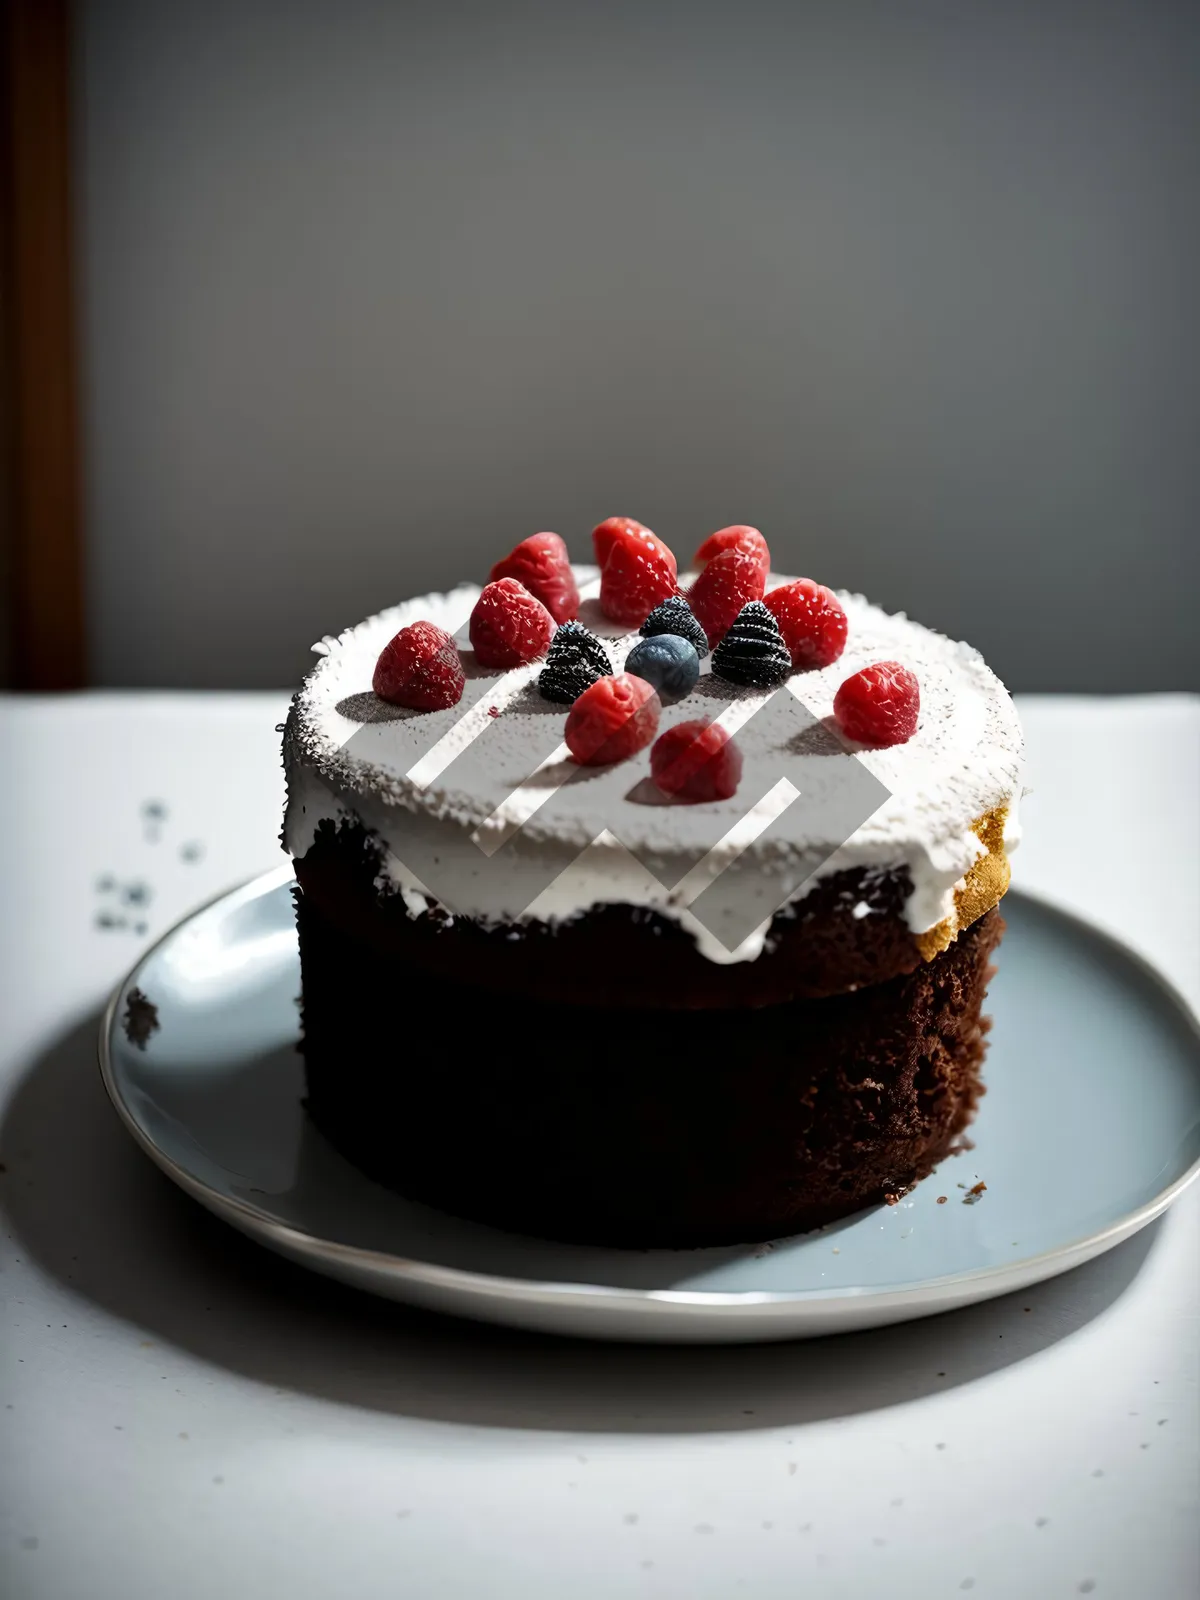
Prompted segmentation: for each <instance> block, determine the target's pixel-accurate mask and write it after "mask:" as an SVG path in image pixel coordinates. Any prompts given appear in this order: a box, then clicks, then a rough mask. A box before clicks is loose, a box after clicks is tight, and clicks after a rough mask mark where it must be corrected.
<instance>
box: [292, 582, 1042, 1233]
mask: <svg viewBox="0 0 1200 1600" xmlns="http://www.w3.org/2000/svg"><path fill="white" fill-rule="evenodd" d="M575 570H576V576H577V578H578V581H579V584H580V589H581V593H582V595H583V599H582V602H581V604H580V607H579V620H580V622H582V623H583V624H585V625H586V626H587V627H588V628H589V629H591V630H592V631H593V632H594V633H595V634H596V635H597V636H598V637H599V638H600V639H601V640H602V641H603V643H604V645H605V648H606V650H607V651H608V653H609V656H610V658H611V661H612V664H613V667H614V670H615V671H620V669H621V667H622V665H623V663H624V660H625V657H626V655H627V654H628V653H629V651H630V650H631V649H632V648H633V647H634V646H635V645H636V644H637V642H638V638H639V635H638V632H637V630H636V629H634V630H629V629H624V628H620V627H618V626H616V625H615V624H614V623H612V622H611V621H609V620H608V619H607V618H606V617H605V615H604V613H603V611H602V610H601V609H600V606H599V603H598V601H597V599H596V592H597V588H598V574H597V573H596V572H595V571H594V569H590V568H576V569H575ZM680 581H681V584H683V583H686V578H683V579H681V580H680ZM790 581H792V580H790V579H787V578H785V577H781V576H778V575H772V576H771V578H770V579H769V580H768V590H771V589H773V588H775V587H778V586H780V585H783V584H787V583H789V582H790ZM479 594H480V590H479V589H478V588H477V587H474V586H470V585H464V586H462V587H460V588H458V589H455V590H453V591H452V592H451V593H449V594H444V595H427V596H422V597H420V598H418V599H415V600H411V601H406V602H404V603H403V604H401V605H398V606H395V607H393V608H391V609H389V610H387V611H384V612H382V613H380V614H379V615H378V616H376V617H372V618H370V619H368V620H367V621H366V622H364V623H362V624H360V625H359V626H358V627H356V628H352V629H350V630H349V631H348V632H346V633H344V634H342V635H340V636H339V637H337V638H327V639H325V640H323V641H322V642H321V643H320V644H319V645H318V646H317V647H316V649H317V651H318V654H319V656H320V660H319V661H318V663H317V665H316V667H315V668H314V670H313V671H312V673H311V674H310V675H309V677H308V679H307V680H306V682H305V684H304V686H303V688H302V689H301V690H300V692H299V694H298V695H297V696H296V699H295V701H294V704H293V707H292V710H291V714H290V716H289V719H288V723H287V729H286V733H285V736H284V765H285V769H286V774H287V782H288V806H287V814H286V818H285V825H284V836H283V838H284V845H285V848H286V849H287V850H288V851H289V852H290V853H291V854H292V856H293V857H294V860H295V868H296V877H297V891H296V899H297V921H298V928H299V936H300V950H301V961H302V968H303V1022H304V1039H303V1048H304V1056H305V1066H306V1075H307V1083H308V1101H307V1103H308V1108H309V1112H310V1114H311V1116H312V1117H313V1119H314V1121H315V1122H316V1124H317V1126H318V1127H319V1128H320V1129H321V1131H322V1132H323V1133H324V1134H325V1135H326V1137H328V1138H329V1139H330V1140H331V1141H332V1142H333V1143H334V1144H335V1145H336V1146H337V1147H338V1148H339V1149H340V1150H341V1151H342V1152H343V1154H344V1155H346V1156H347V1157H348V1158H349V1159H350V1160H351V1161H353V1162H354V1163H355V1164H357V1165H358V1166H359V1167H361V1168H362V1169H363V1170H365V1171H366V1172H368V1173H369V1174H370V1175H371V1176H372V1177H374V1178H376V1179H377V1180H378V1181H380V1182H382V1183H384V1184H386V1185H389V1186H391V1187H394V1188H396V1189H397V1190H399V1191H400V1192H402V1193H404V1194H406V1195H408V1196H409V1197H411V1198H414V1199H418V1200H423V1201H427V1202H430V1203H433V1204H436V1205H438V1206H441V1207H444V1208H446V1209H449V1210H452V1211H455V1212H457V1213H459V1214H462V1215H465V1216H469V1217H473V1218H476V1219H479V1220H483V1221H486V1222H491V1223H494V1224H496V1225H498V1226H503V1227H511V1228H517V1229H521V1230H524V1231H527V1232H533V1233H537V1234H541V1235H545V1236H551V1237H558V1238H564V1239H572V1240H578V1241H585V1242H595V1243H602V1244H616V1245H628V1246H632V1247H648V1246H652V1245H669V1246H691V1245H706V1244H717V1243H730V1242H740V1241H750V1240H756V1239H764V1238H772V1237H778V1236H780V1235H783V1234H786V1233H792V1232H797V1231H801V1230H804V1229H809V1228H813V1227H817V1226H821V1225H823V1224H825V1223H828V1222H830V1221H833V1220H835V1219H836V1218H838V1217H840V1216H843V1215H845V1214H847V1213H849V1212H851V1211H853V1210H856V1209H858V1208H860V1207H862V1206H864V1205H868V1204H872V1203H878V1202H881V1201H884V1200H889V1199H894V1198H895V1196H897V1195H898V1194H900V1193H902V1192H903V1191H904V1190H905V1189H906V1188H907V1187H909V1186H911V1184H912V1183H913V1182H915V1181H916V1180H917V1179H918V1178H919V1177H921V1176H922V1175H923V1174H924V1173H926V1172H928V1171H929V1170H930V1169H931V1168H932V1166H933V1165H935V1164H936V1163H937V1161H939V1160H940V1159H941V1158H942V1157H943V1156H944V1155H946V1154H947V1153H948V1152H949V1151H950V1150H952V1149H953V1148H954V1147H955V1144H956V1142H957V1141H958V1140H959V1139H960V1138H961V1135H962V1132H963V1129H964V1128H965V1126H966V1124H967V1123H968V1121H969V1120H970V1118H971V1116H972V1115H973V1112H974V1109H975V1105H976V1102H977V1099H978V1097H979V1095H980V1093H981V1084H980V1067H981V1063H982V1059H983V1052H984V1036H985V1031H986V1020H985V1019H983V1018H982V1016H981V1009H980V1008H981V1005H982V1001H983V997H984V990H985V988H986V983H987V978H988V976H989V973H990V971H991V967H990V959H991V955H992V952H993V950H994V948H995V946H996V944H997V942H998V940H999V937H1000V933H1001V931H1002V928H1003V923H1002V920H1001V918H1000V914H999V911H998V910H997V909H996V907H997V904H998V902H999V900H1000V898H1001V896H1002V895H1003V893H1004V890H1005V888H1006V887H1007V883H1008V863H1007V852H1008V851H1009V850H1011V848H1012V846H1013V844H1014V842H1015V839H1016V803H1017V800H1018V798H1019V796H1020V793H1021V776H1022V764H1021V735H1020V729H1019V725H1018V722H1017V718H1016V714H1015V711H1014V708H1013V705H1012V701H1011V699H1010V697H1009V696H1008V694H1007V692H1006V691H1005V689H1004V687H1003V685H1002V684H1001V683H1000V682H999V680H998V679H997V678H996V677H995V675H994V674H993V673H992V672H990V671H989V669H988V668H987V666H986V665H985V664H984V662H983V660H982V659H981V657H980V656H979V655H978V653H977V652H975V651H974V650H972V649H971V648H970V647H968V646H966V645H962V644H958V643H955V642H953V641H951V640H948V639H946V638H944V637H943V636H941V635H940V634H937V633H934V632H932V631H930V630H928V629H926V628H923V627H921V626H919V625H918V624H916V623H914V622H911V621H909V620H908V619H907V618H905V617H903V616H893V615H888V614H887V613H885V612H883V611H881V610H879V609H878V608H876V607H875V606H872V605H871V604H870V603H869V602H868V601H866V600H864V599H863V598H862V597H860V596H856V595H849V594H843V595H839V596H838V599H839V600H840V602H841V605H842V606H843V608H844V610H845V613H846V618H847V639H846V645H845V649H844V652H843V653H842V654H841V656H840V657H839V658H838V659H837V660H836V661H834V662H833V663H832V665H830V666H827V667H824V668H821V669H818V670H811V671H803V672H796V673H793V674H792V675H791V676H790V677H788V678H787V680H786V682H784V683H782V684H780V685H778V686H775V687H772V688H769V689H743V688H738V687H736V686H734V685H733V684H731V683H729V682H727V681H724V680H723V679H722V678H721V677H719V676H718V675H717V674H716V673H715V672H714V671H713V670H712V660H711V657H709V658H706V660H705V661H704V663H703V667H702V672H701V675H700V677H699V680H698V682H697V683H696V685H695V687H694V689H693V690H692V691H691V692H690V693H689V694H687V695H686V696H685V697H684V698H683V699H682V700H680V701H678V702H677V703H674V704H664V706H663V708H662V713H661V723H660V728H661V729H662V730H666V729H669V728H671V727H672V726H674V725H675V724H677V723H683V722H689V721H695V720H697V719H700V720H702V721H705V722H708V721H711V720H713V719H714V718H717V717H719V718H720V721H721V723H722V726H723V727H725V729H726V730H727V732H729V733H730V734H731V735H733V736H734V737H735V739H736V741H737V744H738V746H739V748H740V750H741V752H742V758H743V766H742V773H741V779H740V783H739V784H738V787H737V791H736V793H734V794H732V795H731V796H729V797H728V798H726V799H718V800H709V801H704V802H702V803H699V804H681V803H678V802H677V801H672V800H671V799H670V798H669V797H668V796H666V795H664V794H663V793H662V792H661V791H660V790H659V789H658V788H657V787H656V785H655V784H654V783H653V782H652V781H651V777H650V759H649V750H648V749H642V750H640V751H639V752H637V753H636V754H634V755H632V756H631V757H629V758H628V759H626V760H622V761H617V762H614V763H611V764H609V765H606V766H581V765H579V764H578V763H577V762H576V761H574V760H573V759H572V758H571V755H570V753H569V751H568V750H567V748H566V746H565V744H564V729H565V724H566V719H567V713H568V709H569V708H568V707H567V706H565V705H562V704H559V703H556V702H554V701H551V700H548V699H546V698H545V697H544V696H543V695H542V694H541V693H540V692H539V689H538V677H539V673H540V671H541V668H542V665H543V663H542V662H541V661H535V662H531V663H529V664H527V665H523V666H518V667H516V668H513V669H510V670H507V671H498V670H496V669H491V668H485V667H483V666H481V665H480V664H479V663H478V661H477V660H476V659H475V658H474V656H473V653H472V652H471V650H470V649H469V648H468V647H467V644H466V639H467V623H468V619H469V617H470V615H471V612H472V609H473V607H474V606H475V603H476V601H477V600H478V597H479ZM417 621H429V622H433V623H435V624H437V625H438V626H439V627H441V628H444V629H445V630H446V631H447V632H448V633H450V634H451V635H454V636H455V637H456V639H457V640H458V641H459V642H460V646H461V657H462V663H463V668H464V671H465V675H466V683H465V690H464V692H463V694H462V697H461V699H460V700H459V701H458V703H457V704H455V705H453V706H450V707H447V708H446V709H443V710H436V711H419V710H411V709H405V708H403V707H399V706H395V705H392V704H389V703H387V702H385V701H383V700H381V699H380V698H379V697H378V696H377V695H376V694H375V693H374V692H373V690H372V678H373V673H374V669H375V665H376V662H377V660H378V658H379V655H380V652H381V651H382V649H383V647H384V646H385V645H387V644H388V642H389V641H390V640H391V639H392V637H393V636H394V635H395V634H396V633H397V632H398V630H400V629H402V628H404V627H406V626H408V625H409V624H411V623H414V622H417ZM885 659H886V660H898V661H900V662H902V663H903V664H904V665H905V666H906V667H908V668H909V669H910V670H911V671H912V672H913V673H914V674H915V676H916V678H917V680H918V682H919V684H920V696H921V702H920V715H919V720H918V723H917V727H916V731H915V733H914V734H913V735H912V737H911V738H910V739H908V740H907V742H905V743H903V744H897V745H895V746H892V747H889V748H864V747H862V746H858V745H855V744H853V743H851V742H849V741H847V739H846V738H845V737H844V735H843V734H842V733H841V731H840V730H839V728H838V726H837V724H836V722H835V720H834V717H833V714H832V713H833V703H834V696H835V694H836V692H837V689H838V687H839V685H841V684H842V683H843V682H844V681H845V679H846V678H847V677H849V676H850V675H851V674H853V673H855V672H856V671H858V670H859V669H860V668H862V667H865V666H867V665H869V664H871V663H874V662H879V661H881V660H885Z"/></svg>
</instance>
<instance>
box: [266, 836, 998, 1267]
mask: <svg viewBox="0 0 1200 1600" xmlns="http://www.w3.org/2000/svg"><path fill="white" fill-rule="evenodd" d="M360 848H361V844H360ZM297 920H298V927H299V935H300V951H301V963H302V969H303V982H304V1005H303V1024H304V1060H305V1075H306V1080H307V1109H308V1114H309V1115H310V1117H311V1118H312V1120H313V1121H314V1123H315V1124H316V1126H317V1127H318V1128H319V1129H320V1131H321V1132H322V1133H323V1134H324V1135H325V1136H326V1138H328V1139H329V1140H330V1142H331V1143H332V1144H334V1145H335V1146H336V1147H337V1148H338V1149H339V1150H340V1151H341V1152H342V1154H343V1155H345V1156H346V1157H347V1158H348V1159H349V1160H351V1161H352V1162H354V1164H355V1165H357V1166H358V1167H360V1168H361V1169H362V1170H363V1171H365V1172H367V1173H368V1174H369V1175H370V1176H371V1177H373V1178H375V1179H376V1180H377V1181H379V1182H381V1183H383V1184H385V1185H387V1186H389V1187H392V1188H395V1189H397V1190H399V1191H401V1192H402V1193H404V1194H406V1195H408V1196H409V1197H411V1198H413V1199H418V1200H422V1201H425V1202H427V1203H429V1204H431V1205H435V1206H438V1207H441V1208H442V1209H445V1210H449V1211H452V1212H455V1213H457V1214H460V1215H463V1216H468V1217H472V1218H475V1219H478V1220H482V1221H486V1222H490V1223H492V1224H494V1225H495V1226H498V1227H507V1228H512V1229H515V1230H519V1231H522V1232H526V1233H533V1234H539V1235H542V1236H548V1237H554V1238H560V1239H568V1240H572V1241H575V1242H580V1243H593V1244H600V1245H616V1246H627V1247H630V1248H650V1247H654V1246H663V1247H677V1248H685V1247H697V1246H704V1245H717V1244H741V1243H752V1242H756V1241H758V1240H762V1239H776V1238H780V1237H784V1236H786V1235H790V1234H795V1233H801V1232H806V1231H808V1230H810V1229H812V1228H816V1227H820V1226H822V1225H824V1224H826V1223H829V1222H832V1221H835V1220H837V1219H838V1218H839V1217H842V1216H846V1215H849V1214H850V1213H851V1212H854V1211H857V1210H859V1209H861V1208H862V1207H864V1206H868V1205H878V1204H881V1203H883V1202H884V1201H885V1200H886V1199H887V1198H888V1197H889V1196H896V1195H900V1194H903V1193H904V1192H905V1191H906V1190H908V1189H909V1188H911V1186H912V1185H913V1183H915V1182H916V1181H918V1180H919V1179H920V1178H921V1177H922V1176H924V1175H925V1174H927V1173H928V1172H929V1171H931V1170H932V1168H933V1167H934V1166H936V1165H937V1163H938V1162H939V1161H940V1160H942V1159H943V1158H944V1156H945V1155H946V1154H947V1153H949V1151H950V1150H951V1149H952V1147H953V1146H954V1144H955V1141H956V1140H957V1139H958V1138H959V1136H960V1135H961V1133H962V1130H963V1129H964V1127H965V1126H966V1125H967V1123H968V1122H969V1121H970V1119H971V1117H972V1116H973V1114H974V1111H975V1107H976V1104H977V1102H978V1100H979V1097H980V1095H981V1094H982V1092H983V1086H982V1084H981V1082H980V1067H981V1064H982V1060H983V1054H984V1048H985V1036H984V1030H983V1028H982V1027H981V1024H980V1008H981V1005H982V1001H983V996H984V990H985V987H986V971H987V968H988V965H989V963H990V957H991V955H992V952H993V950H994V948H995V946H996V944H997V943H998V941H999V938H1000V935H1001V932H1002V929H1003V926H1004V924H1003V920H1002V919H1001V917H1000V915H999V913H998V912H997V911H994V910H993V911H990V912H987V913H985V914H984V916H982V917H980V918H979V919H978V921H977V922H976V923H975V924H974V925H973V926H972V927H971V928H970V929H968V930H967V931H966V932H965V933H963V934H961V935H960V936H959V938H958V939H957V940H956V941H955V942H954V943H953V944H952V945H951V946H950V947H949V948H948V949H947V950H945V951H944V952H942V954H941V955H939V956H937V957H936V958H935V959H933V960H932V961H929V962H927V963H924V964H922V965H920V966H919V967H918V968H917V969H916V970H915V971H913V972H911V973H907V974H903V973H902V974H899V975H897V976H895V977H892V978H890V979H888V980H887V981H885V982H880V983H876V984H872V985H868V986H866V987H862V988H859V989H858V990H857V991H855V992H854V993H842V994H833V995H829V996H826V997H824V998H817V999H812V998H807V999H806V998H801V999H792V1000H788V1001H785V1002H783V1003H780V1004H773V1005H764V1006H760V1007H757V1008H751V1007H747V1006H744V1005H737V1004H734V1005H731V1006H728V1007H725V1008H720V1009H713V1008H711V1007H710V1008H708V1009H699V1008H691V1009H683V1010H680V1009H675V1010H670V1009H667V1008H665V1007H659V1008H657V1009H653V1008H649V1007H644V1006H636V1005H635V1006H633V1007H629V1006H623V1005H620V1004H616V1003H614V1001H613V999H612V997H610V996H608V995H600V996H597V995H595V994H594V995H593V998H592V1000H591V1002H590V1003H578V1002H576V1001H573V1000H565V999H563V998H562V997H561V996H560V995H558V994H557V993H556V992H555V991H554V990H553V989H551V988H549V987H548V986H547V985H546V984H545V982H544V975H543V982H542V985H541V991H540V995H539V994H538V993H537V984H536V982H535V981H534V979H535V977H536V974H528V973H526V974H524V975H523V976H524V978H525V981H524V982H522V983H520V984H514V986H513V988H512V990H511V991H510V992H508V993H503V992H498V991H496V990H495V989H493V988H492V987H491V985H490V983H486V982H484V981H483V980H484V978H485V976H486V969H487V967H488V966H489V964H490V962H491V960H492V957H491V954H490V952H489V947H488V946H487V945H482V946H475V945H472V944H471V943H469V942H467V941H461V942H459V943H458V944H457V950H458V955H459V964H458V968H457V971H455V972H454V973H441V972H437V971H434V970H431V969H430V968H429V967H427V966H423V965H422V964H421V963H419V962H413V961H406V960H397V956H396V951H395V949H394V948H392V947H391V945H390V943H389V942H388V941H386V940H383V941H380V940H379V939H378V938H377V937H375V935H376V934H377V933H378V928H377V926H376V925H373V924H368V926H367V928H363V927H361V926H360V927H356V928H354V929H353V931H351V930H349V929H348V928H347V927H345V926H344V925H342V924H341V923H340V922H335V921H334V920H332V919H331V918H330V917H329V916H328V915H327V914H326V909H325V904H324V901H323V900H322V901H320V902H319V901H318V900H317V899H316V898H315V897H314V896H312V895H310V894H309V893H308V892H307V890H306V889H305V890H304V891H303V892H301V893H299V894H298V895H297ZM456 925H457V924H456ZM636 926H637V924H635V923H632V922H630V921H629V920H628V919H627V920H626V921H625V923H624V930H625V931H624V932H623V934H622V937H623V938H625V937H628V934H629V932H630V931H631V930H632V929H634V928H635V927H636ZM513 948H514V949H517V950H518V951H520V952H522V953H523V955H524V959H525V961H526V962H529V963H532V964H533V965H534V966H535V967H536V966H537V965H538V964H539V963H540V960H541V957H540V955H539V953H538V949H537V947H536V945H533V944H532V943H530V942H526V941H522V942H521V943H520V944H518V945H515V946H514V947H513ZM610 948H611V947H610ZM742 970H743V976H745V968H744V967H743V969H742ZM547 995H554V996H555V997H554V998H553V999H548V998H547ZM405 1017H407V1018H409V1019H410V1020H409V1023H408V1024H407V1025H406V1026H404V1027H398V1019H400V1018H405ZM431 1035H434V1036H436V1038H437V1041H438V1047H437V1051H436V1054H435V1055H434V1056H433V1057H431V1056H430V1052H429V1049H428V1047H427V1046H426V1045H422V1044H420V1043H413V1042H412V1041H420V1040H422V1039H426V1040H427V1039H429V1038H430V1036H431Z"/></svg>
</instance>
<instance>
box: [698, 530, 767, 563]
mask: <svg viewBox="0 0 1200 1600" xmlns="http://www.w3.org/2000/svg"><path fill="white" fill-rule="evenodd" d="M726 550H740V551H741V552H742V554H743V555H746V556H753V557H754V558H755V560H756V561H757V562H758V563H759V565H760V566H761V567H762V569H763V575H764V576H766V575H767V574H769V573H770V571H771V552H770V551H769V550H768V549H767V541H766V540H765V539H764V538H763V536H762V534H761V533H759V531H758V529H757V528H751V527H749V526H748V525H747V524H746V523H744V522H737V523H734V525H733V527H732V528H719V529H718V530H717V532H716V533H710V534H709V536H708V538H707V539H705V541H704V543H703V544H702V545H701V546H700V548H699V550H697V551H696V554H695V555H694V556H693V557H692V565H693V566H694V567H695V568H696V570H697V571H700V572H702V571H703V570H704V568H705V567H706V566H707V565H708V563H709V562H710V561H711V560H712V559H713V557H714V556H719V555H721V554H722V553H723V552H724V551H726Z"/></svg>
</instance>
